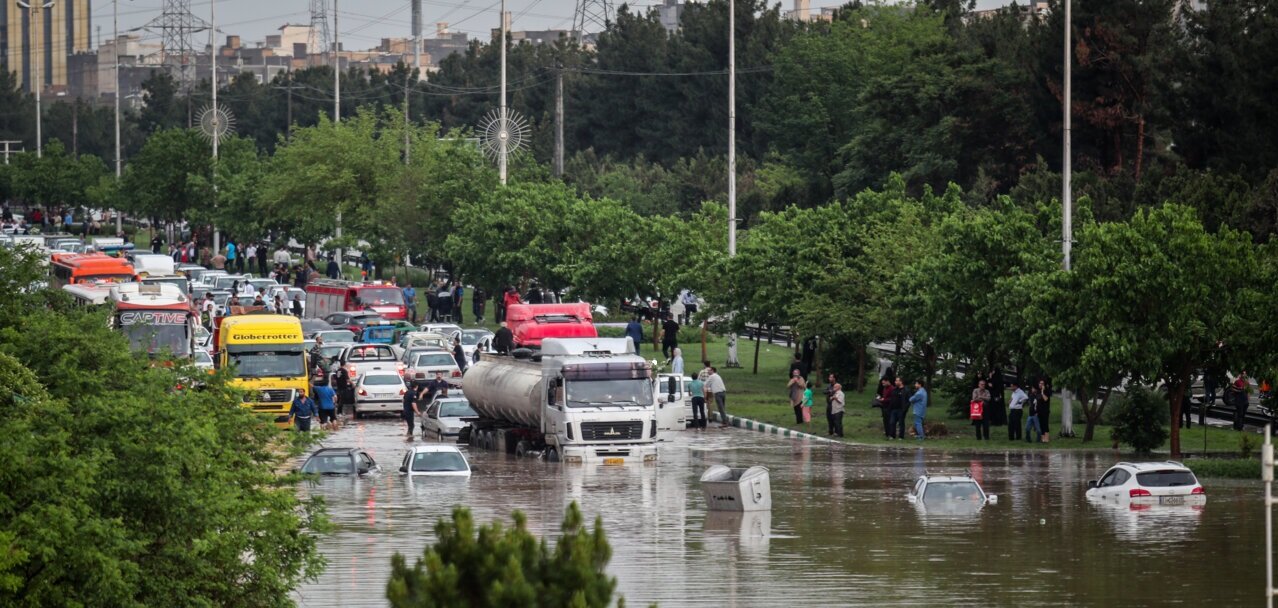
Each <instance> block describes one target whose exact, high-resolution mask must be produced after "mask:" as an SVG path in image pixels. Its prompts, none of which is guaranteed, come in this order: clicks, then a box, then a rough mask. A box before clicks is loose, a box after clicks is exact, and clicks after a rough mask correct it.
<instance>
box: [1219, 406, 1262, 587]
mask: <svg viewBox="0 0 1278 608" xmlns="http://www.w3.org/2000/svg"><path fill="white" fill-rule="evenodd" d="M1204 407H1205V406H1204ZM1272 437H1273V425H1270V424H1266V425H1265V444H1264V445H1263V446H1262V447H1261V449H1260V479H1261V481H1264V482H1265V606H1267V607H1268V608H1274V596H1275V595H1278V590H1275V589H1274V489H1273V488H1274V444H1273V439H1272Z"/></svg>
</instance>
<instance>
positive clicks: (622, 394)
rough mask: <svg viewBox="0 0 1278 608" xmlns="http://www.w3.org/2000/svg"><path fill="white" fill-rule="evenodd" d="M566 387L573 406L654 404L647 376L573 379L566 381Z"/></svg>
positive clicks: (566, 394) (567, 398)
mask: <svg viewBox="0 0 1278 608" xmlns="http://www.w3.org/2000/svg"><path fill="white" fill-rule="evenodd" d="M564 389H565V399H566V400H567V402H568V405H570V406H573V407H589V406H598V405H651V404H652V382H651V381H649V380H648V379H646V378H632V379H626V380H572V381H569V382H565V383H564Z"/></svg>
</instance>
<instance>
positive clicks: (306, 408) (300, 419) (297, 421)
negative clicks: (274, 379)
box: [288, 393, 315, 433]
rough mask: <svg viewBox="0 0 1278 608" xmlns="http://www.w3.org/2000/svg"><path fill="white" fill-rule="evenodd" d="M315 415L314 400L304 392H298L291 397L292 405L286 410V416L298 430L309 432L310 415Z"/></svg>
mask: <svg viewBox="0 0 1278 608" xmlns="http://www.w3.org/2000/svg"><path fill="white" fill-rule="evenodd" d="M314 415H315V401H314V400H313V399H311V398H310V397H308V396H307V395H306V393H299V394H298V395H297V396H296V397H293V407H291V408H289V410H288V417H289V420H291V421H292V422H293V424H294V426H295V427H296V428H297V430H298V432H302V433H309V432H310V431H311V416H314Z"/></svg>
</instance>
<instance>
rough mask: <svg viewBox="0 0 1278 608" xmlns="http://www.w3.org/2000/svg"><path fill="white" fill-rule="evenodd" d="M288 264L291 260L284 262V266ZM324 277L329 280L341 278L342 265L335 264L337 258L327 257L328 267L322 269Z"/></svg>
mask: <svg viewBox="0 0 1278 608" xmlns="http://www.w3.org/2000/svg"><path fill="white" fill-rule="evenodd" d="M290 263H292V260H289V261H288V262H285V264H290ZM324 276H326V277H328V278H330V279H340V278H342V265H341V264H338V263H337V258H335V257H333V256H331V255H330V256H328V266H326V267H325V268H324Z"/></svg>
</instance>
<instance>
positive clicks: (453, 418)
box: [422, 391, 479, 440]
mask: <svg viewBox="0 0 1278 608" xmlns="http://www.w3.org/2000/svg"><path fill="white" fill-rule="evenodd" d="M477 417H479V414H477V413H475V410H474V409H472V408H471V407H470V402H469V401H467V400H466V397H464V396H459V395H457V394H456V393H453V392H451V391H450V392H449V396H447V397H437V398H435V400H434V401H432V402H430V405H427V406H426V411H425V413H424V414H423V415H422V436H423V437H438V438H439V439H441V440H442V439H443V438H445V437H456V436H457V435H458V434H459V433H461V430H462V429H463V428H465V427H467V426H470V423H469V422H466V421H465V420H464V419H465V418H477Z"/></svg>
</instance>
